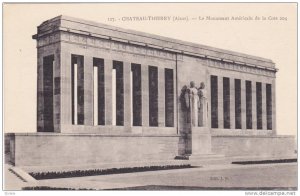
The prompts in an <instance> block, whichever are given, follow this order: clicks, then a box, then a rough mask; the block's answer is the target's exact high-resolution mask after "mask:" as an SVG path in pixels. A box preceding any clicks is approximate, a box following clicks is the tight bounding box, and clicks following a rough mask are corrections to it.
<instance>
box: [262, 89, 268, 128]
mask: <svg viewBox="0 0 300 196" xmlns="http://www.w3.org/2000/svg"><path fill="white" fill-rule="evenodd" d="M266 93H267V91H266V83H261V96H262V104H261V105H262V129H263V130H267V97H266Z"/></svg>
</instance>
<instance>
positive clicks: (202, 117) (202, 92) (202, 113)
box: [198, 82, 208, 127]
mask: <svg viewBox="0 0 300 196" xmlns="http://www.w3.org/2000/svg"><path fill="white" fill-rule="evenodd" d="M198 96H199V105H198V108H199V113H198V117H199V118H198V125H199V126H200V127H205V126H206V123H207V115H208V114H207V107H208V106H207V93H206V89H205V84H204V82H201V83H200V87H199V88H198Z"/></svg>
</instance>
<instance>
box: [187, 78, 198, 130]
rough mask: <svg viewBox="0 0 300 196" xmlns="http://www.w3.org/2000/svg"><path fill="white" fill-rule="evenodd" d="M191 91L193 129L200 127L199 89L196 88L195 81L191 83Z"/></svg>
mask: <svg viewBox="0 0 300 196" xmlns="http://www.w3.org/2000/svg"><path fill="white" fill-rule="evenodd" d="M189 91H190V92H189V94H190V114H191V125H192V126H193V127H198V104H199V96H198V89H197V88H196V87H195V83H194V82H193V81H191V82H190V88H189Z"/></svg>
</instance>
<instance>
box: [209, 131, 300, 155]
mask: <svg viewBox="0 0 300 196" xmlns="http://www.w3.org/2000/svg"><path fill="white" fill-rule="evenodd" d="M296 149H297V145H296V138H295V137H294V136H258V135H256V136H251V135H249V136H245V135H244V136H242V135H241V136H221V135H219V136H212V152H213V153H216V154H224V155H226V156H261V157H279V158H280V157H287V156H296V154H295V151H296Z"/></svg>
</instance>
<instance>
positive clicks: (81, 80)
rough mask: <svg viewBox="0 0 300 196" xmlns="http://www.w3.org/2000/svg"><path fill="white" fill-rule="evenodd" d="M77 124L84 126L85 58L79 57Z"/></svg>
mask: <svg viewBox="0 0 300 196" xmlns="http://www.w3.org/2000/svg"><path fill="white" fill-rule="evenodd" d="M76 58H77V87H75V88H77V89H78V90H77V97H78V98H77V112H78V113H77V114H75V115H77V116H78V117H77V124H78V125H84V119H85V116H84V91H85V90H84V72H85V67H84V56H77V57H76Z"/></svg>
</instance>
